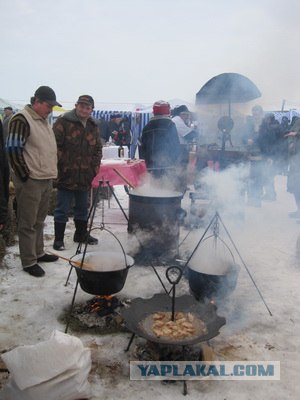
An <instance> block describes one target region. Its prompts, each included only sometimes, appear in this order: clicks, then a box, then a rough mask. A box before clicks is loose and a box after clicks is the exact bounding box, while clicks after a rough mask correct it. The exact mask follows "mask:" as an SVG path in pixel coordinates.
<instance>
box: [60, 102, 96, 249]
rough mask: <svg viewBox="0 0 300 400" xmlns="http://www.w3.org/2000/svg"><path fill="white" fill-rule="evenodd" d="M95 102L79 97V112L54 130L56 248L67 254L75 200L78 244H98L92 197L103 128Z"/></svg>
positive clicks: (64, 120)
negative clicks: (91, 225)
mask: <svg viewBox="0 0 300 400" xmlns="http://www.w3.org/2000/svg"><path fill="white" fill-rule="evenodd" d="M93 108H94V100H93V98H92V97H91V96H89V95H82V96H80V97H79V99H78V101H77V103H76V104H75V108H74V109H73V110H72V111H70V112H67V113H65V114H64V115H62V116H60V117H59V118H58V119H57V121H56V122H55V124H54V126H53V131H54V134H55V137H56V143H57V155H58V164H57V168H58V176H57V184H56V186H57V204H56V208H55V210H54V229H55V240H54V244H53V248H54V249H55V250H64V242H63V239H64V232H65V227H66V223H67V221H68V212H69V209H70V206H71V202H72V200H73V199H74V200H75V207H74V223H75V227H76V231H75V235H74V241H75V242H85V241H88V244H97V243H98V241H97V239H95V238H93V237H92V236H90V235H88V234H87V219H88V195H89V191H90V188H91V183H92V180H93V178H94V177H95V175H96V174H97V172H98V168H99V165H100V161H101V157H102V145H101V141H100V134H99V130H98V129H99V128H98V126H97V124H96V123H95V121H94V120H93V119H92V118H91V113H92V111H93Z"/></svg>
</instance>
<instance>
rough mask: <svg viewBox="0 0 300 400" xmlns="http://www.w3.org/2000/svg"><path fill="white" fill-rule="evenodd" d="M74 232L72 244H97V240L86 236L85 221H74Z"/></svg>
mask: <svg viewBox="0 0 300 400" xmlns="http://www.w3.org/2000/svg"><path fill="white" fill-rule="evenodd" d="M74 223H75V227H76V231H75V234H74V238H73V240H74V242H75V243H86V242H87V244H91V245H95V244H98V239H96V238H94V237H93V236H91V235H89V234H88V231H87V221H83V220H81V219H74Z"/></svg>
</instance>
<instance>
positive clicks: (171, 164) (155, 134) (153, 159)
mask: <svg viewBox="0 0 300 400" xmlns="http://www.w3.org/2000/svg"><path fill="white" fill-rule="evenodd" d="M153 114H154V116H153V117H152V118H151V120H150V121H149V122H148V124H147V125H146V126H145V127H144V129H143V132H142V136H141V146H140V157H141V158H144V159H145V162H146V166H147V169H148V171H149V172H150V173H151V175H152V176H153V177H154V178H156V179H159V178H162V177H165V178H167V181H168V182H169V185H170V186H171V188H176V185H177V182H176V181H177V168H178V166H179V157H180V143H179V139H178V134H177V130H176V126H175V124H174V122H173V121H172V120H171V118H170V114H171V108H170V104H169V103H168V102H166V101H163V100H160V101H157V102H155V103H154V104H153ZM166 183H167V182H166Z"/></svg>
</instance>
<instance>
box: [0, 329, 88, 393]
mask: <svg viewBox="0 0 300 400" xmlns="http://www.w3.org/2000/svg"><path fill="white" fill-rule="evenodd" d="M2 358H3V361H4V362H5V364H6V365H7V368H8V369H9V371H10V381H9V383H8V384H7V385H6V386H5V388H4V390H3V393H0V399H1V400H2V399H3V400H41V399H47V400H77V399H82V398H88V397H90V387H89V383H88V380H87V378H88V374H89V371H90V369H91V353H90V350H89V349H86V348H84V347H83V344H82V342H81V340H80V339H78V338H76V337H73V336H70V335H67V334H65V333H62V332H59V331H54V332H53V334H52V336H51V338H50V339H49V340H47V341H45V342H42V343H38V344H36V345H31V346H20V347H17V348H15V349H13V350H11V351H9V352H7V353H4V354H3V355H2ZM3 396H4V397H3Z"/></svg>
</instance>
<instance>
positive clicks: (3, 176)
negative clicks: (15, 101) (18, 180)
mask: <svg viewBox="0 0 300 400" xmlns="http://www.w3.org/2000/svg"><path fill="white" fill-rule="evenodd" d="M8 185H9V167H8V161H7V158H6V153H5V148H4V141H3V129H2V123H1V121H0V232H1V231H2V229H3V228H4V225H5V222H6V219H7V205H8V197H9V188H8Z"/></svg>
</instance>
